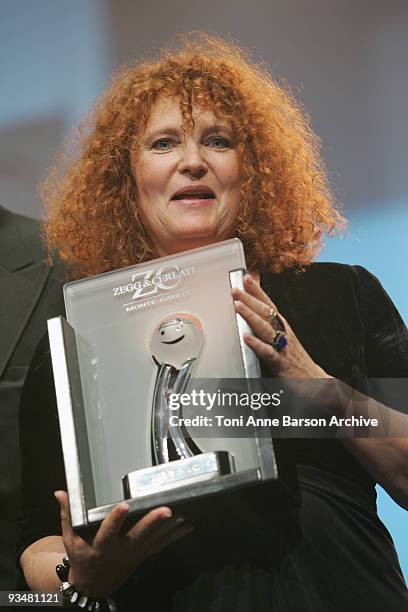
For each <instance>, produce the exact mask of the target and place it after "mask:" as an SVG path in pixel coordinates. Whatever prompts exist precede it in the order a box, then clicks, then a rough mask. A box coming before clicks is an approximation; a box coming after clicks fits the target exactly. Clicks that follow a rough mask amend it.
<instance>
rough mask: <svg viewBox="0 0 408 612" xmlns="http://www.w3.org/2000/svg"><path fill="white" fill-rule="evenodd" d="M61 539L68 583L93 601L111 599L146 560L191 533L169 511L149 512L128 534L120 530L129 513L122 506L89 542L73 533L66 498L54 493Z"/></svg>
mask: <svg viewBox="0 0 408 612" xmlns="http://www.w3.org/2000/svg"><path fill="white" fill-rule="evenodd" d="M55 497H56V499H57V501H58V503H59V505H60V509H61V527H62V537H63V541H64V545H65V549H66V552H67V555H68V558H69V560H70V563H71V569H70V573H69V581H70V582H72V584H73V585H74V586H75V588H76V589H77V591H78V592H80V593H81V594H83V595H88V596H90V597H95V598H103V597H108V596H110V595H112V593H113V592H114V591H116V589H118V588H119V587H120V585H121V584H122V583H123V582H124V581H125V580H126V579H127V578H128V577H129V576H130V575H131V574H132V572H133V571H134V570H135V569H136V568H137V567H138V566H139V565H140V564H141V563H142V562H143V561H144V560H145V559H147V558H148V557H150V556H151V555H152V554H154V553H157V552H158V551H160V550H161V549H162V548H164V547H165V546H167V545H169V544H171V543H172V542H174V541H175V540H178V539H179V538H181V537H183V536H184V535H186V534H187V533H189V532H190V531H191V530H192V527H191V526H189V525H186V524H185V522H184V519H183V518H182V517H177V516H172V512H171V510H170V508H167V507H161V508H156V509H155V510H151V511H150V512H149V513H148V514H146V516H144V517H143V518H142V519H140V520H139V521H138V522H137V523H136V524H135V525H133V526H132V527H131V528H130V529H129V530H128V531H124V530H123V529H122V527H123V524H124V522H125V520H126V518H127V515H128V512H129V506H128V504H127V503H126V502H121V503H120V504H118V505H117V506H115V508H114V509H113V510H112V511H111V512H110V513H109V514H108V516H106V518H105V519H104V520H103V522H102V523H101V525H100V527H99V529H98V531H97V532H96V534H95V535H94V536H93V538H92V540H91V541H87V540H84V539H83V538H82V537H81V536H80V535H78V534H77V533H75V532H74V530H73V529H72V525H71V519H70V513H69V505H68V495H67V493H66V492H65V491H57V492H56V493H55Z"/></svg>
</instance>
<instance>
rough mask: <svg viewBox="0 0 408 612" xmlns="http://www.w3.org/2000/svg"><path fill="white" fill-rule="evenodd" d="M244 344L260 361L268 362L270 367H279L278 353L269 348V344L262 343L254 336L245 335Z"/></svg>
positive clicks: (271, 347)
mask: <svg viewBox="0 0 408 612" xmlns="http://www.w3.org/2000/svg"><path fill="white" fill-rule="evenodd" d="M244 338H245V342H246V343H247V344H248V346H249V347H250V348H251V349H252V350H253V351H254V352H255V353H256V354H257V355H258V357H259V358H260V359H263V360H264V361H266V362H269V363H270V364H271V365H272V366H276V367H279V365H280V357H279V353H278V352H277V351H276V350H275V349H274V348H273V346H271V344H270V343H269V342H263V341H262V340H260V339H259V338H256V337H255V336H251V335H250V334H245V336H244Z"/></svg>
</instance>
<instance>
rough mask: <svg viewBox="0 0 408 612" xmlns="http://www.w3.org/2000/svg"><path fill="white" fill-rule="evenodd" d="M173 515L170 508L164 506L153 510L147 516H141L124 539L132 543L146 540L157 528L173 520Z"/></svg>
mask: <svg viewBox="0 0 408 612" xmlns="http://www.w3.org/2000/svg"><path fill="white" fill-rule="evenodd" d="M172 517H173V513H172V511H171V510H170V508H167V507H165V506H163V507H161V508H155V509H154V510H151V511H150V512H149V513H148V514H146V515H145V516H143V517H142V518H141V519H140V520H139V521H137V523H135V524H134V525H133V526H132V527H131V528H130V529H129V531H128V532H127V534H126V539H127V540H131V541H132V542H138V541H140V540H141V539H146V538H148V537H149V536H150V535H151V534H152V533H154V531H155V530H156V529H158V528H159V526H164V529H166V525H167V524H168V522H169V521H170V520H173V518H172Z"/></svg>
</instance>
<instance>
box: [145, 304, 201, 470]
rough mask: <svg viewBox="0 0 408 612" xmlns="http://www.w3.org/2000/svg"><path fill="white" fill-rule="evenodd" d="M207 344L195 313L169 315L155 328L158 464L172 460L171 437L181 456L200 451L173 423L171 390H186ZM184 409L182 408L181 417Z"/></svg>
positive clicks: (154, 421) (154, 439) (154, 427)
mask: <svg viewBox="0 0 408 612" xmlns="http://www.w3.org/2000/svg"><path fill="white" fill-rule="evenodd" d="M203 344H204V331H203V328H202V325H201V323H200V321H199V320H198V318H197V317H194V316H193V315H189V314H185V313H183V314H177V315H174V316H168V317H166V318H164V319H163V320H162V321H160V323H159V324H158V326H157V327H156V328H155V329H154V331H153V336H152V340H151V347H150V348H151V351H150V352H151V354H152V356H153V358H154V360H155V362H156V363H157V365H158V368H159V369H158V372H157V378H156V385H155V389H154V396H153V414H152V442H153V453H154V458H155V462H156V463H167V462H168V461H170V454H169V440H171V442H172V443H173V446H174V450H175V452H176V454H177V457H178V459H187V458H188V457H193V456H194V455H196V454H197V450H198V449H197V447H196V446H195V445H194V446H193V444H192V442H191V440H189V439H188V438H186V436H185V435H184V433H183V431H182V429H181V427H179V426H178V425H171V424H170V412H169V407H168V397H169V395H170V393H175V394H178V395H179V394H181V393H184V391H185V390H186V387H187V384H188V382H189V380H190V376H191V371H192V369H193V367H194V363H195V361H196V360H197V359H198V357H199V355H200V352H201V349H202V347H203ZM181 410H182V409H181V407H180V409H179V414H180V416H182V413H181ZM194 447H195V448H194ZM196 449H197V450H196ZM199 452H200V451H199Z"/></svg>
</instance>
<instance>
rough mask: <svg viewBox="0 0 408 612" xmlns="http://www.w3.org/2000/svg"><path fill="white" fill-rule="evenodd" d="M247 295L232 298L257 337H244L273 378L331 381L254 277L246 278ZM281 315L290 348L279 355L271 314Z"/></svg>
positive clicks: (234, 293)
mask: <svg viewBox="0 0 408 612" xmlns="http://www.w3.org/2000/svg"><path fill="white" fill-rule="evenodd" d="M244 288H245V291H241V290H240V289H237V288H234V289H232V297H233V298H234V300H236V301H235V309H236V311H237V312H238V313H239V314H240V315H241V316H242V317H243V318H244V319H245V321H246V322H247V323H248V325H249V327H250V328H251V329H252V331H253V333H254V334H255V336H251V335H250V334H246V335H245V336H244V338H245V342H246V343H247V345H248V346H249V347H250V348H251V349H252V350H253V351H255V353H256V354H257V355H258V356H259V357H260V358H261V359H262V360H263V361H264V362H265V363H266V365H267V366H268V369H269V371H270V374H271V376H273V377H275V376H277V377H279V378H290V379H299V378H330V376H329V375H328V374H327V373H326V372H325V371H324V370H323V369H322V368H321V367H320V366H318V365H317V364H316V363H315V362H314V361H313V359H312V358H311V357H310V355H309V354H308V353H307V352H306V351H305V349H304V348H303V346H302V345H301V343H300V342H299V340H298V339H297V337H296V335H295V334H294V332H293V330H292V329H291V327H290V325H289V323H288V322H287V321H286V319H285V318H284V317H283V316H282V315H281V314H280V313H278V310H277V308H276V306H275V304H274V303H273V302H272V301H271V299H270V298H269V297H268V296H267V295H266V293H265V292H264V291H263V290H262V289H261V287H260V286H259V285H258V283H257V282H256V281H255V280H254V279H253V277H252V276H250V275H249V274H246V275H245V276H244ZM272 313H276V314H278V316H279V318H280V319H281V321H282V323H283V325H284V328H285V329H284V335H285V337H286V341H287V344H286V346H285V347H284V348H282V350H280V351H278V350H276V348H274V347H273V346H272V342H273V340H274V338H275V336H276V329H274V327H273V326H272V323H271V314H272Z"/></svg>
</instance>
